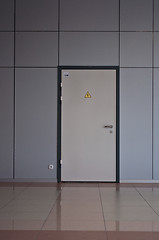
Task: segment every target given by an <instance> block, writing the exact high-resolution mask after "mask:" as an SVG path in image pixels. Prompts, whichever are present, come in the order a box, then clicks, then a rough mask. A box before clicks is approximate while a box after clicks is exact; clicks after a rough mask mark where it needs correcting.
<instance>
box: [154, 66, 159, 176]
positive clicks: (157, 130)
mask: <svg viewBox="0 0 159 240" xmlns="http://www.w3.org/2000/svg"><path fill="white" fill-rule="evenodd" d="M153 110H154V115H153V116H154V122H153V174H154V179H156V180H159V161H158V156H159V127H158V123H159V68H156V69H155V70H154V109H153Z"/></svg>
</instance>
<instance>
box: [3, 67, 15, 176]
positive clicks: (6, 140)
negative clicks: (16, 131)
mask: <svg viewBox="0 0 159 240" xmlns="http://www.w3.org/2000/svg"><path fill="white" fill-rule="evenodd" d="M13 76H14V74H13V69H0V178H12V177H13Z"/></svg>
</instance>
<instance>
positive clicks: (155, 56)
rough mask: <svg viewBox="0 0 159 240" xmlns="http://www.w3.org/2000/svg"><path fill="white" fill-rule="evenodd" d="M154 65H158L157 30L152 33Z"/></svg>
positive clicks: (158, 34) (158, 43)
mask: <svg viewBox="0 0 159 240" xmlns="http://www.w3.org/2000/svg"><path fill="white" fill-rule="evenodd" d="M154 66H155V67H159V32H155V33H154Z"/></svg>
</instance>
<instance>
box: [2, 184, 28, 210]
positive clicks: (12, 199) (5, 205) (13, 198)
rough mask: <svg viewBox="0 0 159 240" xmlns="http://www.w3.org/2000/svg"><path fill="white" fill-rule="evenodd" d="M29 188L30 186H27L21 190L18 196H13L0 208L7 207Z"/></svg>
mask: <svg viewBox="0 0 159 240" xmlns="http://www.w3.org/2000/svg"><path fill="white" fill-rule="evenodd" d="M27 188H28V186H27V187H25V188H24V189H23V190H21V191H20V193H18V194H17V195H16V196H14V197H12V198H11V199H10V200H9V201H8V202H7V203H6V204H4V205H3V206H2V207H0V210H2V209H4V208H5V207H7V206H8V205H9V204H10V203H11V202H12V201H14V200H15V199H16V198H17V197H19V196H20V195H21V194H22V193H23V192H24V191H25V190H26V189H27ZM13 191H14V187H13Z"/></svg>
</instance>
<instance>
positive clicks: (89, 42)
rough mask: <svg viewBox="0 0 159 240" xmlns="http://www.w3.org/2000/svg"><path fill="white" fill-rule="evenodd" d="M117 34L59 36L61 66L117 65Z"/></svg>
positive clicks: (90, 33) (69, 34)
mask: <svg viewBox="0 0 159 240" xmlns="http://www.w3.org/2000/svg"><path fill="white" fill-rule="evenodd" d="M118 42H119V34H118V33H116V32H114V33H113V32H105V33H93V32H89V33H88V32H87V33H86V32H80V33H78V32H74V33H73V32H71V33H61V34H60V64H61V65H89V66H90V65H118Z"/></svg>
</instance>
